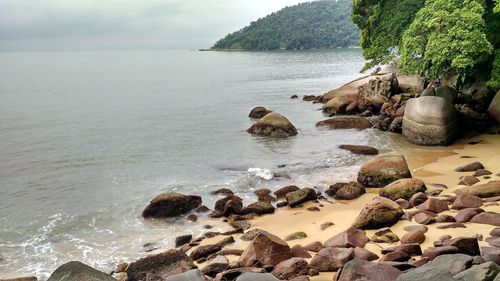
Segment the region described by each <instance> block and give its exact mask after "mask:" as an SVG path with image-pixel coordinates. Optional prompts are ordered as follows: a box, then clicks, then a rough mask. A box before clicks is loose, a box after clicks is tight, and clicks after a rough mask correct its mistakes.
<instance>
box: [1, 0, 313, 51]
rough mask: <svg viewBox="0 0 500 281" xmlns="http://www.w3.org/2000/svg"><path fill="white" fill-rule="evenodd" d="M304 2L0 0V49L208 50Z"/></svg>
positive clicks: (294, 0) (279, 0) (298, 0)
mask: <svg viewBox="0 0 500 281" xmlns="http://www.w3.org/2000/svg"><path fill="white" fill-rule="evenodd" d="M300 2H305V1H304V0H0V51H70V50H149V49H197V48H209V47H210V46H211V45H213V43H215V41H216V40H218V39H219V38H222V37H224V36H225V35H226V34H228V33H230V32H233V31H236V30H238V29H240V28H242V27H244V26H246V25H248V24H249V23H250V22H251V21H253V20H256V19H258V18H260V17H263V16H265V15H267V14H269V13H272V12H274V11H278V10H280V9H281V8H284V7H285V6H291V5H295V4H297V3H300Z"/></svg>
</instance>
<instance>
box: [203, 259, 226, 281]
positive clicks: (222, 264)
mask: <svg viewBox="0 0 500 281" xmlns="http://www.w3.org/2000/svg"><path fill="white" fill-rule="evenodd" d="M228 267H229V260H228V259H227V258H226V257H225V256H217V257H215V259H213V260H212V261H210V262H209V263H208V264H207V265H206V266H205V267H204V268H203V269H202V270H201V271H202V272H203V274H205V275H208V276H211V277H215V275H217V273H219V272H222V271H224V270H226V269H227V268H228Z"/></svg>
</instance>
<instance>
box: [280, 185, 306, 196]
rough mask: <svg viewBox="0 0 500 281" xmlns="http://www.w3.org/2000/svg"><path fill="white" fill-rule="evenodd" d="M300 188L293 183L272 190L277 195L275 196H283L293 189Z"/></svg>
mask: <svg viewBox="0 0 500 281" xmlns="http://www.w3.org/2000/svg"><path fill="white" fill-rule="evenodd" d="M299 189H300V188H299V187H297V186H295V185H289V186H285V187H282V188H280V189H278V190H276V191H275V192H274V195H275V196H276V197H277V198H285V196H286V195H287V193H289V192H293V191H297V190H299Z"/></svg>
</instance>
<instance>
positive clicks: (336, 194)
mask: <svg viewBox="0 0 500 281" xmlns="http://www.w3.org/2000/svg"><path fill="white" fill-rule="evenodd" d="M325 193H326V194H327V195H329V196H331V197H333V198H334V199H336V200H352V199H356V198H358V197H360V196H361V195H363V194H365V193H366V190H365V188H364V187H363V186H362V185H361V184H359V183H358V182H348V183H343V182H339V183H336V184H334V185H331V186H330V188H329V189H328V190H326V191H325Z"/></svg>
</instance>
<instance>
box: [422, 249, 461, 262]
mask: <svg viewBox="0 0 500 281" xmlns="http://www.w3.org/2000/svg"><path fill="white" fill-rule="evenodd" d="M456 253H459V250H458V248H457V247H454V246H442V247H430V248H427V249H425V251H424V253H423V254H422V257H428V258H429V259H430V260H433V259H434V258H435V257H437V256H440V255H446V254H456Z"/></svg>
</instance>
